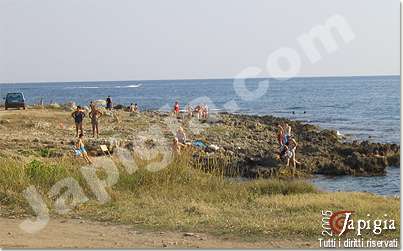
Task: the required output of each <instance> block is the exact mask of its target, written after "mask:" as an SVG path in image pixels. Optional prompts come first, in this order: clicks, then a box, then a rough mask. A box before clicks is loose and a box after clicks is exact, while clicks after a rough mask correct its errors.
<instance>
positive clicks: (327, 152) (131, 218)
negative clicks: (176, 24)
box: [0, 105, 400, 247]
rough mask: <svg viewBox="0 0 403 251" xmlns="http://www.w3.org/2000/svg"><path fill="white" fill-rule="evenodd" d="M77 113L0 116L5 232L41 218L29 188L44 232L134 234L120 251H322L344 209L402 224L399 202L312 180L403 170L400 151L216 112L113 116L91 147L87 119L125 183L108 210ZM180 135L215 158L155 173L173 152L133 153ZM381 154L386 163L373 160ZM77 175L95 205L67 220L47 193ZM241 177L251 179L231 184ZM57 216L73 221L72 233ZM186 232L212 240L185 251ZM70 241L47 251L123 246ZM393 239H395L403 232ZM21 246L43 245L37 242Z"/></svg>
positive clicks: (189, 156) (113, 192)
mask: <svg viewBox="0 0 403 251" xmlns="http://www.w3.org/2000/svg"><path fill="white" fill-rule="evenodd" d="M73 109H74V108H72V107H69V106H68V105H51V106H46V107H44V108H41V107H38V106H32V107H29V108H28V109H27V110H9V111H1V112H0V127H1V130H0V133H1V134H2V135H1V136H2V138H3V141H2V142H1V144H2V145H1V148H0V149H2V150H1V152H0V156H1V158H0V161H1V168H0V172H1V173H0V174H1V175H0V177H1V179H2V180H1V182H0V184H1V186H0V196H1V201H2V207H1V208H0V211H1V215H2V217H5V218H6V219H9V220H6V219H4V220H5V221H6V222H7V221H8V222H7V224H11V223H10V219H11V220H12V221H11V222H15V221H16V220H13V218H14V217H16V218H17V219H21V221H22V219H23V218H24V217H27V216H29V215H35V213H33V212H32V210H31V209H30V206H29V205H27V202H26V199H25V198H24V196H23V191H24V189H27V187H28V186H30V185H34V186H35V187H36V188H37V189H38V191H39V192H40V194H42V195H44V196H45V197H44V201H45V203H46V205H48V207H49V210H50V216H51V217H50V219H51V222H52V223H51V224H50V228H49V229H48V230H46V229H47V228H45V229H43V230H42V231H44V232H46V231H51V229H52V227H57V228H59V227H63V226H65V227H67V228H68V227H69V224H73V225H71V226H70V227H72V228H75V227H76V226H77V225H74V224H77V223H71V222H70V220H69V219H75V218H77V217H79V218H80V219H82V221H83V223H78V224H86V223H87V222H89V221H91V222H95V223H94V224H95V225H96V224H103V223H102V222H105V223H108V224H111V226H114V227H115V228H117V229H118V230H117V231H123V232H125V231H126V232H125V233H126V234H125V235H124V236H126V237H127V238H126V237H125V238H123V239H124V240H122V241H120V242H119V241H117V243H120V244H116V246H117V247H138V246H144V247H165V245H166V246H167V247H195V246H199V247H219V246H222V247H227V246H231V245H232V246H233V247H263V246H264V247H280V246H281V247H286V246H288V245H289V246H290V247H295V243H294V240H303V241H301V242H300V244H298V245H301V247H302V246H304V245H305V246H307V247H317V244H318V243H317V238H318V237H319V236H320V231H321V230H320V229H321V228H320V227H321V225H320V221H318V220H317V219H318V216H319V215H320V211H321V210H340V209H345V208H348V209H353V210H354V211H356V212H357V216H360V215H366V213H367V212H371V215H376V214H380V215H381V214H383V213H384V212H388V215H389V216H390V217H392V218H394V219H396V220H397V225H398V226H399V225H400V217H399V212H400V206H399V199H398V198H394V197H383V196H378V195H374V194H371V193H357V192H350V193H345V192H324V191H319V190H318V189H317V188H315V187H314V186H313V185H311V184H309V183H307V182H306V181H305V180H306V178H308V177H311V176H312V175H314V174H316V173H323V174H331V175H349V176H373V175H375V176H377V175H384V174H385V170H386V167H387V166H390V165H395V166H399V165H400V163H399V160H400V155H399V154H400V147H399V146H398V145H395V144H379V143H370V142H347V141H345V140H344V139H343V138H341V137H339V136H338V135H337V133H336V132H335V131H332V130H326V129H321V128H318V127H317V126H313V125H308V124H304V123H301V122H298V121H292V120H288V119H284V118H277V117H272V116H249V115H236V114H228V113H219V114H214V115H213V114H211V115H210V117H209V119H208V120H200V121H199V120H197V119H195V118H187V117H186V114H180V116H179V118H176V117H175V116H172V114H171V113H166V112H156V111H154V112H152V111H149V112H141V113H129V112H127V111H125V109H120V110H115V111H113V114H114V115H112V114H110V115H105V116H103V117H101V119H100V121H99V126H100V137H99V138H98V139H96V138H92V133H91V124H90V119H88V118H86V119H85V120H84V129H85V130H84V135H85V137H84V140H83V141H84V144H85V147H86V149H87V151H88V153H89V155H90V157H91V158H92V159H93V160H94V162H95V163H98V162H100V163H102V161H104V160H105V159H112V161H113V162H114V163H116V168H117V170H119V178H118V179H117V180H116V183H115V184H114V185H113V186H111V187H110V188H108V189H107V191H108V193H109V194H110V198H111V200H110V201H109V202H107V203H106V204H102V203H101V204H99V201H98V203H97V200H98V197H96V196H95V197H94V195H93V192H92V191H91V186H88V184H86V180H85V179H83V174H82V173H81V172H80V170H81V169H82V168H83V167H85V166H86V165H87V163H86V162H85V161H84V160H83V159H82V158H80V157H75V156H74V151H73V145H74V142H75V137H74V136H75V126H74V121H73V119H72V118H71V112H72V111H73ZM104 112H105V113H106V114H108V112H107V111H104ZM278 123H280V124H284V123H289V124H290V125H291V127H292V130H293V134H294V135H295V138H296V140H297V141H298V142H299V147H298V150H297V155H296V156H297V158H298V159H299V160H300V161H301V162H302V164H301V165H299V166H297V168H296V172H295V173H294V174H293V173H292V169H291V167H286V166H285V164H284V162H282V161H280V160H278V159H277V158H276V155H277V154H276V152H277V151H278V144H277V141H276V132H277V128H276V124H278ZM180 125H182V126H183V127H184V130H185V132H186V134H187V137H188V139H189V140H190V141H195V140H198V141H201V142H203V143H204V144H206V145H207V146H211V145H214V146H216V147H217V148H216V147H214V148H213V147H210V149H209V148H206V149H199V148H197V147H192V148H190V149H191V150H189V152H188V151H183V153H182V154H181V155H180V156H176V157H174V158H173V159H171V160H170V162H168V163H167V165H166V166H163V167H162V168H160V169H158V170H154V169H152V168H150V163H151V162H155V161H157V162H159V161H160V162H161V163H163V161H161V158H162V159H163V158H164V156H165V155H164V154H162V155H158V154H157V155H154V157H150V156H149V155H147V156H146V155H141V154H140V155H136V152H139V150H140V149H142V148H138V146H139V145H141V144H144V146H145V148H144V149H146V150H147V149H148V150H152V149H158V151H160V150H163V149H165V150H167V149H168V150H170V145H171V142H172V139H173V137H174V132H175V131H176V129H177V128H178V126H180ZM150 128H154V129H153V130H150ZM155 128H158V129H155ZM101 144H104V145H106V146H107V147H108V150H109V153H110V154H111V156H112V157H109V156H108V154H109V153H103V152H102V151H101V150H100V147H99V146H100V145H101ZM122 149H124V150H128V151H129V152H133V159H134V160H135V163H136V168H137V169H135V170H136V171H135V172H134V173H133V172H128V170H129V169H128V165H127V163H126V162H125V160H127V159H122V158H121V155H119V151H122ZM144 149H143V150H144ZM375 151H377V153H378V155H381V157H380V156H375V154H374V153H375ZM145 153H148V152H147V151H146V152H145ZM161 156H162V157H161ZM150 161H151V162H150ZM98 168H101V166H99V167H98ZM102 173H103V172H101V173H100V175H105V174H102ZM68 177H72V178H74V179H75V180H77V181H78V183H79V184H80V186H81V187H82V188H83V189H84V190H83V191H84V192H85V194H86V195H87V196H88V198H89V200H88V201H87V202H85V203H82V204H79V205H76V206H75V207H74V208H73V209H72V210H71V211H70V212H69V213H67V214H63V215H60V214H59V213H57V211H55V209H54V206H53V203H54V199H51V198H47V197H46V194H47V193H48V191H49V190H50V189H51V188H52V186H54V184H56V183H57V182H58V181H60V180H63V179H64V178H68ZM230 177H232V178H230ZM237 177H244V178H247V179H246V180H242V181H237V179H233V178H237ZM257 178H258V179H257ZM375 202H376V203H375ZM284 210H287V212H288V213H284ZM60 217H62V218H66V219H67V220H68V221H67V223H66V222H64V220H63V219H60ZM316 221H317V224H315V222H316ZM62 222H63V223H62ZM99 222H101V223H99ZM54 224H56V226H55V225H54ZM91 224H92V223H91ZM115 224H117V225H115ZM58 225H60V226H58ZM127 228H130V229H132V228H133V229H134V231H141V232H142V233H144V235H145V236H147V237H141V238H149V237H150V238H151V240H152V241H150V242H146V241H144V242H143V243H137V242H130V240H131V239H132V238H137V237H136V235H128V234H127V230H125V229H127ZM108 231H109V230H108ZM159 232H164V233H167V237H161V236H158V234H155V233H159ZM188 232H190V233H193V234H195V235H197V236H199V237H200V236H202V237H203V236H209V237H207V238H206V239H205V240H199V239H198V240H193V241H188V242H187V241H186V240H187V239H192V238H193V237H192V235H191V236H190V237H189V236H184V235H185V234H186V233H188ZM71 234H72V232H70V231H67V230H66V234H65V235H64V236H63V237H61V238H62V240H61V241H60V243H63V244H60V245H59V244H57V245H56V244H54V242H48V243H47V244H46V246H49V247H89V246H88V245H90V246H91V247H105V246H108V245H109V246H110V245H112V244H113V245H115V244H114V242H113V241H112V239H109V238H108V237H102V236H101V237H102V238H103V239H105V240H104V241H103V242H91V244H85V245H84V243H82V244H80V242H78V243H75V242H72V235H71ZM12 236H13V234H11V237H7V238H6V239H3V240H2V243H1V244H3V245H2V246H9V247H14V246H18V244H21V245H22V243H21V242H19V241H15V242H14V244H13V241H12ZM162 236H164V235H162ZM386 236H387V237H390V238H392V237H398V236H399V231H398V230H396V231H392V232H389V233H386ZM141 238H140V240H141ZM284 240H285V241H284ZM209 241H211V242H209ZM129 242H130V243H131V244H130V243H129ZM297 242H298V241H297ZM169 243H170V244H169ZM175 243H176V244H175ZM287 243H288V244H287ZM137 244H138V245H137ZM174 244H175V245H174ZM24 245H26V246H27V247H35V245H34V244H33V242H29V239H28V240H27V241H26V242H24Z"/></svg>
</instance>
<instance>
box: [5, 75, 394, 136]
mask: <svg viewBox="0 0 403 251" xmlns="http://www.w3.org/2000/svg"><path fill="white" fill-rule="evenodd" d="M263 80H264V79H248V80H246V81H245V82H246V84H245V86H246V87H247V88H248V90H250V91H254V90H255V89H256V88H257V86H258V83H259V82H261V81H263ZM15 91H22V92H23V93H24V95H25V97H26V99H27V101H28V103H31V104H33V103H39V102H40V100H41V99H43V100H44V102H45V103H50V102H57V103H67V102H69V101H75V102H76V103H77V104H80V105H87V104H88V103H89V102H90V101H91V100H99V99H105V98H106V97H107V96H108V95H111V97H112V99H113V101H114V103H115V104H125V105H129V104H130V103H137V104H138V105H139V107H140V108H142V110H158V109H162V110H168V109H170V108H171V107H172V105H173V103H174V101H175V100H178V101H179V102H180V104H181V105H182V108H184V105H185V104H187V103H189V102H190V103H198V102H199V101H200V102H204V103H208V105H209V107H210V110H211V109H213V110H215V111H231V112H236V113H245V114H260V115H275V116H281V117H286V118H291V119H295V120H301V121H304V122H307V123H311V124H316V125H319V126H322V127H323V128H332V129H335V130H338V131H339V132H340V133H341V134H344V135H346V136H348V137H349V138H351V139H361V140H371V141H375V142H388V143H397V144H399V143H400V76H377V77H315V78H293V79H289V80H275V79H269V88H268V89H267V91H266V92H265V93H263V95H262V96H261V97H258V98H256V99H254V100H243V99H242V97H240V96H239V95H237V93H236V91H235V88H234V80H232V79H217V80H216V79H206V80H158V81H152V80H151V81H150V80H147V81H110V82H109V81H108V82H71V83H24V84H0V96H2V97H4V96H5V95H6V93H7V92H15ZM234 104H235V105H234ZM234 107H235V108H234Z"/></svg>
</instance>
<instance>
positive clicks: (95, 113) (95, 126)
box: [88, 104, 103, 138]
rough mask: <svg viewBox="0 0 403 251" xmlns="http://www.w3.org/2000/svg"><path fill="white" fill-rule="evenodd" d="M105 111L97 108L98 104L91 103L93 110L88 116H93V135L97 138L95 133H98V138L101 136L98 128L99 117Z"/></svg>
mask: <svg viewBox="0 0 403 251" xmlns="http://www.w3.org/2000/svg"><path fill="white" fill-rule="evenodd" d="M102 115H103V113H102V112H101V111H100V110H98V109H97V107H96V105H94V104H93V105H91V112H90V113H89V114H88V116H89V117H90V118H91V124H92V137H94V138H95V133H97V138H98V136H99V129H98V119H99V118H100V117H102Z"/></svg>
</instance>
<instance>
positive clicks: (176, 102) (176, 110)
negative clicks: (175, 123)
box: [174, 101, 179, 116]
mask: <svg viewBox="0 0 403 251" xmlns="http://www.w3.org/2000/svg"><path fill="white" fill-rule="evenodd" d="M174 113H175V115H176V116H178V115H179V102H178V101H175V106H174Z"/></svg>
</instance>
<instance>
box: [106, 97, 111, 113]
mask: <svg viewBox="0 0 403 251" xmlns="http://www.w3.org/2000/svg"><path fill="white" fill-rule="evenodd" d="M106 109H108V110H112V98H111V96H108V97H107V98H106Z"/></svg>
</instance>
